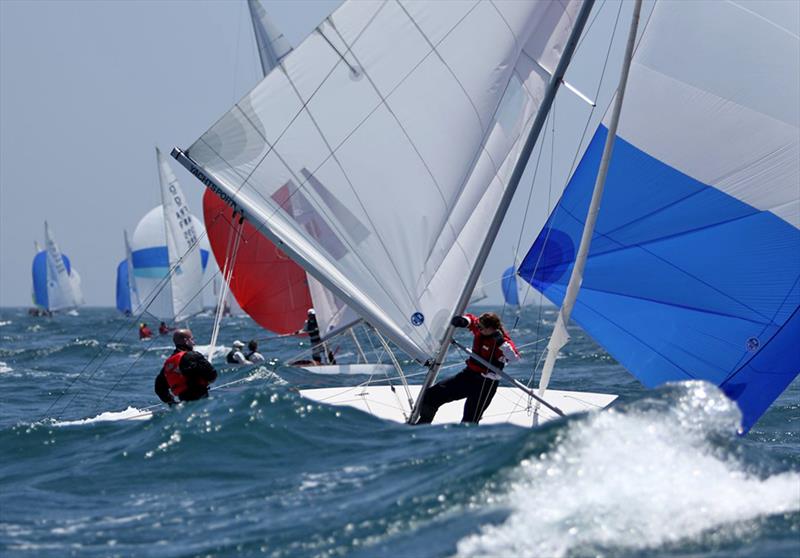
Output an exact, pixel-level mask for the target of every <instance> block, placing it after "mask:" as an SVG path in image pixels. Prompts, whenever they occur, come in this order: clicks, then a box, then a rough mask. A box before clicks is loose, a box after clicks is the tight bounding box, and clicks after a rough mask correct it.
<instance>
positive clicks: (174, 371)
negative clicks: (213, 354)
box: [155, 329, 217, 405]
mask: <svg viewBox="0 0 800 558" xmlns="http://www.w3.org/2000/svg"><path fill="white" fill-rule="evenodd" d="M172 341H173V342H174V343H175V351H174V352H173V353H172V355H171V356H170V357H169V358H168V359H167V360H166V362H164V366H163V367H162V368H161V372H159V374H158V376H156V382H155V391H156V395H158V397H159V399H161V401H163V402H164V403H167V404H169V405H171V404H173V403H176V401H175V399H174V398H175V397H177V398H178V399H179V400H180V401H194V400H196V399H201V398H203V397H208V386H209V385H210V384H211V383H213V382H214V381H215V380H216V379H217V371H216V370H214V367H213V366H211V363H210V362H208V360H206V357H204V356H203V355H202V354H201V353H198V352H197V351H195V350H194V338H193V337H192V332H191V331H190V330H188V329H178V330H176V331H175V333H174V334H173V335H172Z"/></svg>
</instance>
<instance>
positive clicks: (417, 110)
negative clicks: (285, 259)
mask: <svg viewBox="0 0 800 558" xmlns="http://www.w3.org/2000/svg"><path fill="white" fill-rule="evenodd" d="M590 6H591V2H587V3H586V5H585V6H583V7H581V3H580V2H541V3H528V2H511V3H493V2H476V3H472V4H467V3H448V2H445V3H437V2H430V3H425V2H414V3H402V2H389V3H366V2H346V3H344V4H343V5H342V6H341V7H339V8H338V9H337V10H336V11H335V12H334V13H333V14H332V15H331V16H330V17H329V18H328V19H327V20H326V21H325V22H324V23H323V24H321V25H320V26H319V27H318V28H317V29H316V31H315V32H314V33H312V35H311V36H309V37H308V38H307V39H306V40H305V41H304V42H303V43H302V44H301V45H300V46H299V47H298V48H297V49H295V50H294V51H293V52H292V53H291V54H290V55H288V56H287V57H285V58H284V59H283V61H282V62H281V64H280V66H279V68H278V69H276V70H275V71H273V72H271V73H270V74H269V75H268V76H267V77H266V78H265V79H264V80H263V81H262V82H261V83H259V84H258V85H257V86H256V87H255V89H253V91H251V92H250V93H249V94H248V95H246V96H245V98H244V99H243V100H242V101H240V102H239V103H237V104H236V106H234V107H233V109H232V110H231V111H229V112H228V113H226V114H225V115H223V116H222V117H221V118H220V119H219V120H218V121H217V123H216V124H214V125H213V126H212V128H211V129H210V130H209V131H208V132H206V133H205V134H204V135H203V136H202V137H201V138H199V139H198V140H197V141H196V142H195V143H194V144H193V145H192V146H191V147H190V148H189V150H188V151H187V152H186V153H184V152H182V151H180V150H174V151H173V156H175V157H176V158H177V159H178V160H179V161H180V162H181V163H182V164H184V165H185V166H186V167H187V168H188V169H189V171H190V172H191V173H192V174H193V175H195V176H196V177H197V178H198V179H200V181H201V182H203V183H204V184H205V185H207V186H208V187H210V188H211V189H212V190H214V191H215V192H218V193H220V194H223V195H224V197H225V199H226V202H227V203H228V204H229V205H230V206H231V207H232V208H233V209H235V210H237V211H239V212H240V213H243V214H244V216H245V217H246V218H247V219H248V220H249V221H251V222H252V223H255V224H256V225H257V226H258V227H259V228H260V230H261V231H262V232H263V234H265V235H266V236H268V237H269V238H270V239H271V240H272V241H273V242H276V243H279V245H280V247H281V248H282V249H283V250H284V251H285V252H286V253H287V254H289V255H290V256H291V257H292V259H294V260H295V261H296V262H298V263H299V264H300V265H301V266H302V267H303V268H304V269H305V270H306V272H307V273H309V274H310V275H313V276H314V277H315V278H316V279H317V280H318V281H320V283H322V284H323V285H324V286H325V288H327V289H329V290H330V291H331V292H333V293H334V294H335V295H336V296H337V297H338V298H340V299H341V300H342V301H344V302H345V303H346V304H347V305H348V306H349V307H350V308H352V309H353V310H354V311H356V312H357V313H358V315H359V316H361V317H362V318H363V319H364V320H365V321H367V322H368V323H369V324H370V325H371V326H373V327H375V328H376V329H377V330H378V331H380V332H381V333H382V334H384V335H386V336H387V337H388V338H389V339H390V340H391V341H392V342H394V344H395V345H397V346H398V347H399V348H401V349H402V350H403V351H404V352H406V353H407V354H408V355H410V356H411V357H412V358H413V359H415V360H417V361H418V362H420V363H425V364H426V365H429V366H430V372H429V374H428V377H427V378H426V381H425V383H424V384H423V385H422V386H404V390H405V395H406V397H405V398H404V397H399V396H398V394H397V393H395V389H394V388H393V387H390V386H369V388H368V389H353V388H330V389H324V390H305V391H304V392H303V394H304V395H305V396H307V397H310V398H312V399H316V400H318V401H326V402H329V403H335V404H345V405H352V406H355V407H358V408H361V409H364V410H366V411H368V412H373V413H374V414H377V415H378V416H382V417H384V418H389V419H393V420H400V421H404V420H410V421H411V422H413V421H414V420H415V416H416V412H417V409H418V403H419V397H421V394H422V393H424V391H425V389H426V388H427V387H428V386H429V385H430V384H431V382H432V381H433V379H434V378H435V376H436V374H437V372H438V369H439V366H440V365H441V363H442V361H443V360H444V356H445V354H446V352H447V349H448V348H449V346H450V340H451V336H452V331H453V328H452V327H451V326H450V319H451V317H452V316H453V315H454V314H460V313H462V312H463V310H464V308H465V306H466V304H467V302H468V300H469V298H470V296H471V294H472V291H473V290H474V287H475V285H476V283H477V281H478V278H479V274H480V271H481V268H482V267H483V264H484V262H485V260H486V256H487V255H488V252H489V249H490V247H491V244H492V241H493V240H494V237H495V236H496V234H497V230H498V229H499V226H500V223H501V222H502V219H503V216H504V214H505V212H506V210H507V208H508V205H509V203H510V201H511V197H512V196H513V193H514V190H515V188H516V185H517V184H518V182H519V179H520V177H521V175H522V171H523V170H524V167H525V163H526V161H527V157H528V155H529V153H530V151H531V150H532V149H533V145H534V143H535V139H536V137H537V135H538V132H539V130H541V127H542V125H543V123H544V118H545V116H546V113H547V110H548V108H549V105H550V103H551V102H552V99H553V96H554V95H555V91H556V88H557V86H558V85H559V84H560V82H561V79H562V78H563V72H564V71H565V69H566V64H567V63H568V61H569V58H570V56H571V53H572V51H573V50H574V47H575V45H576V43H577V38H578V36H579V34H580V30H581V28H582V26H583V25H584V24H585V22H586V19H587V18H588V13H589V8H590ZM478 36H479V37H481V40H480V41H476V40H475V37H478ZM562 54H563V56H562ZM548 68H549V69H550V70H547V69H548ZM512 389H513V388H505V387H503V388H500V389H499V390H498V395H497V396H496V397H495V399H494V400H493V402H492V405H491V406H490V407H489V409H488V411H487V413H486V414H485V416H484V422H508V421H511V422H517V423H519V424H526V423H527V424H530V423H531V420H532V419H531V415H530V414H529V413H528V409H529V406H528V402H527V396H524V395H523V397H518V396H517V392H513V393H512ZM415 396H416V397H417V404H416V405H414V407H413V408H412V407H411V406H407V405H406V401H409V400H412V398H413V397H415ZM547 397H548V398H549V400H550V402H552V403H554V404H555V405H557V406H558V407H560V408H561V410H562V411H564V412H572V411H578V410H585V409H590V408H596V407H602V406H604V405H607V404H608V403H609V402H610V401H611V400H613V399H614V396H613V395H606V394H588V393H579V394H578V393H573V392H569V393H567V392H554V391H549V392H548V395H547ZM446 407H447V406H445V407H443V408H442V410H441V411H440V414H439V415H437V420H442V421H446V420H448V419H451V418H452V416H451V415H453V414H456V413H458V414H459V418H460V406H459V405H455V407H456V409H457V410H456V411H455V413H451V412H449V411H448V410H446Z"/></svg>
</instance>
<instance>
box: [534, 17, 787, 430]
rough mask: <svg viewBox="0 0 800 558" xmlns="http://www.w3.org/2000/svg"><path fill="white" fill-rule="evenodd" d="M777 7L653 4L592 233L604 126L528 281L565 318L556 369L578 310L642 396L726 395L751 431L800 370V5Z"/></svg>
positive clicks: (540, 243)
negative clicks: (688, 384)
mask: <svg viewBox="0 0 800 558" xmlns="http://www.w3.org/2000/svg"><path fill="white" fill-rule="evenodd" d="M781 8H782V10H777V11H771V10H767V9H764V10H762V11H759V6H753V9H752V10H751V9H750V8H745V7H743V6H740V5H738V4H737V3H734V2H692V3H690V4H685V3H672V2H658V3H657V4H656V5H655V7H654V9H653V12H652V15H651V16H650V21H649V23H648V26H647V29H646V32H645V33H644V34H643V37H642V39H641V43H640V45H639V46H638V49H637V51H636V56H635V57H634V59H633V64H632V66H631V69H630V83H629V85H628V87H627V92H626V94H625V101H624V105H625V109H624V111H623V113H622V116H621V119H620V122H619V128H618V131H617V132H616V134H615V140H616V141H615V147H614V154H613V158H612V159H611V162H610V165H609V166H608V177H607V181H606V193H605V195H604V196H603V199H602V206H601V209H600V210H599V216H598V217H597V224H596V228H594V230H593V232H592V231H589V232H588V234H586V233H584V226H585V224H586V222H587V220H588V219H587V218H586V216H587V214H588V215H591V213H592V211H595V212H596V211H597V208H594V207H593V208H592V210H587V208H589V207H590V199H591V198H592V197H593V196H592V184H594V181H595V176H596V175H597V174H598V168H601V167H602V165H599V161H600V153H601V151H602V150H603V145H604V143H605V142H606V139H607V137H608V136H609V134H613V132H611V131H610V127H609V122H608V118H606V119H604V121H603V122H602V123H601V125H600V126H599V127H598V128H597V130H596V131H595V133H594V136H593V138H592V139H591V142H590V143H589V146H588V148H587V150H586V152H585V154H584V156H583V159H582V160H581V162H580V164H579V166H578V167H577V169H576V170H575V172H574V174H573V175H572V178H571V180H570V181H569V183H568V185H567V187H566V189H565V191H564V193H563V195H562V196H561V199H560V201H559V203H558V205H557V207H556V209H555V210H554V211H553V213H552V214H551V215H550V217H549V219H548V221H547V223H546V225H545V227H544V228H543V230H542V231H541V233H540V234H539V236H538V238H536V240H535V242H534V243H533V246H532V247H531V249H530V251H529V252H528V255H527V256H526V258H525V259H524V261H523V262H522V264H521V266H520V268H519V275H520V276H521V277H522V278H523V279H525V280H526V281H528V282H529V283H530V284H531V285H533V286H534V287H535V288H536V289H538V290H539V291H541V292H542V293H544V295H545V296H546V297H547V298H549V299H550V300H551V301H552V302H553V303H555V304H559V305H562V315H560V316H559V322H558V323H557V324H556V330H557V335H556V337H560V338H561V339H560V340H556V341H555V342H553V341H551V344H550V345H549V346H548V357H550V356H551V355H552V356H553V357H554V355H555V354H557V352H558V350H559V348H560V346H561V345H562V344H563V342H565V340H566V331H565V330H564V329H563V326H564V325H565V324H566V322H568V321H569V315H568V313H567V316H566V319H564V316H563V314H564V309H565V308H567V307H569V308H572V307H573V305H574V312H573V313H572V317H574V319H575V321H576V322H577V323H578V324H579V325H580V326H581V327H582V328H583V329H584V330H585V331H586V332H587V333H588V334H589V335H591V336H592V337H593V338H594V339H595V340H596V341H597V342H598V343H600V344H601V345H602V346H603V347H605V348H606V349H607V350H608V352H609V353H610V354H611V355H612V356H614V357H615V358H616V359H617V360H618V361H619V362H620V363H621V364H622V365H623V366H625V368H627V369H628V370H629V371H630V372H631V373H632V374H633V375H634V376H636V377H637V378H638V379H639V380H640V381H641V382H642V383H643V384H645V385H646V386H649V387H655V386H658V385H660V384H663V383H665V382H672V381H682V380H705V381H708V382H711V383H713V384H715V385H717V386H719V387H720V388H721V389H722V391H723V392H724V393H725V394H726V395H727V396H728V397H729V398H730V399H732V400H733V401H735V402H736V403H737V404H738V406H739V409H740V410H741V412H742V424H741V429H742V432H746V431H747V430H749V429H750V428H751V427H752V426H753V425H754V424H755V423H756V421H757V420H758V418H759V417H760V416H761V415H762V414H763V413H764V412H765V411H766V410H767V408H768V407H769V406H770V405H771V404H772V402H773V401H774V400H775V399H776V398H777V397H778V396H779V395H780V394H781V393H782V392H783V391H784V389H785V388H786V387H787V386H788V385H789V384H790V383H791V382H792V381H793V380H794V379H795V378H796V377H797V374H798V372H799V371H800V350H798V340H800V312H799V311H798V309H799V308H800V230H798V228H800V86H799V84H798V75H800V40H798V36H797V35H796V32H795V33H793V32H792V31H790V30H787V29H786V28H785V27H784V26H783V22H785V21H794V22H797V21H800V4H798V3H796V2H792V3H785V4H784V5H782V6H781ZM781 11H783V12H787V13H785V14H783V15H780V13H779V12H781ZM676 29H679V30H680V32H679V33H678V32H676V31H675V30H676ZM582 235H584V236H587V237H588V238H589V239H590V240H591V248H590V249H589V250H587V251H586V254H585V255H584V257H583V258H581V257H579V256H578V255H577V254H576V251H578V252H580V250H578V246H579V245H580V244H581V236H582ZM579 264H580V265H585V268H584V270H583V271H582V272H578V273H577V276H576V273H575V270H576V268H578V267H579ZM575 276H576V277H575ZM574 281H577V286H579V287H580V289H579V290H578V289H577V286H575V287H572V288H571V287H570V283H573V282H574ZM570 291H573V293H572V295H573V296H570ZM548 360H549V359H548ZM551 370H552V363H550V365H549V366H548V364H547V363H546V364H545V368H544V370H543V373H542V382H541V383H540V391H539V394H541V393H542V391H543V390H546V388H547V381H548V378H549V375H550V372H551Z"/></svg>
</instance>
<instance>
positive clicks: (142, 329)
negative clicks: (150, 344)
mask: <svg viewBox="0 0 800 558" xmlns="http://www.w3.org/2000/svg"><path fill="white" fill-rule="evenodd" d="M152 336H153V331H152V330H151V329H150V328H149V327H147V324H146V323H144V322H142V323H141V324H139V339H150V338H151V337H152Z"/></svg>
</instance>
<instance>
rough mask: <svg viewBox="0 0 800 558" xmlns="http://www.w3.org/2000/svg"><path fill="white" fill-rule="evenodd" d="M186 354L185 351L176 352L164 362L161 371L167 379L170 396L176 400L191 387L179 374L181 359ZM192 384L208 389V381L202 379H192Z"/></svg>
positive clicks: (181, 373)
mask: <svg viewBox="0 0 800 558" xmlns="http://www.w3.org/2000/svg"><path fill="white" fill-rule="evenodd" d="M186 353H187V351H178V352H177V353H175V354H174V355H172V356H170V357H169V358H168V359H167V360H166V361H165V362H164V368H163V370H164V376H165V377H166V378H167V385H169V390H170V391H171V392H172V394H173V395H174V396H175V397H178V398H180V396H181V395H182V394H183V393H185V392H186V391H187V390H188V389H189V388H190V387H193V386H190V385H189V381H188V379H187V378H186V376H185V375H184V374H183V372H181V359H182V358H183V355H185V354H186ZM192 384H194V386H198V387H208V381H207V380H206V379H204V378H192Z"/></svg>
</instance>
